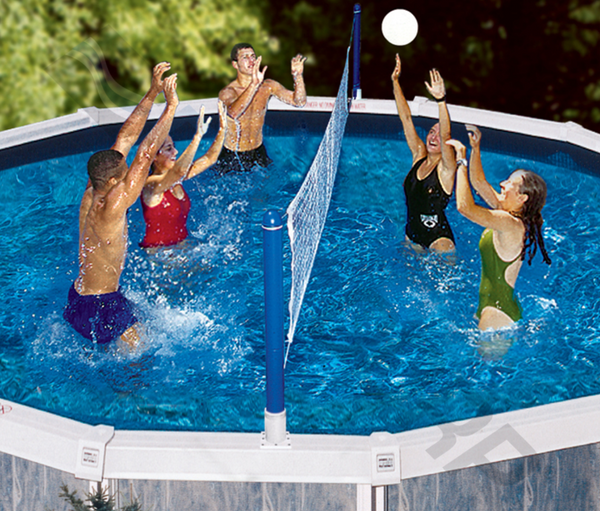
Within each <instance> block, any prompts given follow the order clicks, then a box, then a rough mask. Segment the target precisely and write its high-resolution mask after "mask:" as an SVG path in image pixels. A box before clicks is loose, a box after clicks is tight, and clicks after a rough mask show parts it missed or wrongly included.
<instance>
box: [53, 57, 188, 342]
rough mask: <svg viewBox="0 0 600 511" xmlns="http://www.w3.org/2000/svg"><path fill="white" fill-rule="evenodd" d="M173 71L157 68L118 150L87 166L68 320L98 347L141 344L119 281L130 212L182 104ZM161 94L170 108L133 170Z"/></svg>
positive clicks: (97, 155)
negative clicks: (132, 154) (133, 150)
mask: <svg viewBox="0 0 600 511" xmlns="http://www.w3.org/2000/svg"><path fill="white" fill-rule="evenodd" d="M169 68H170V65H169V64H168V63H166V62H162V63H160V64H158V65H157V66H155V68H154V70H153V76H152V85H151V86H150V90H149V91H148V93H147V94H146V95H145V96H144V97H143V98H142V101H141V102H140V103H139V105H138V106H137V107H136V108H135V110H134V111H133V112H132V113H131V115H130V116H129V118H128V119H127V120H126V121H125V123H124V124H123V127H122V128H121V130H120V131H119V134H118V135H117V140H116V142H115V143H114V145H113V146H112V147H111V149H109V150H107V151H100V152H97V153H95V154H93V155H92V156H91V157H90V159H89V161H88V174H89V176H90V180H89V181H88V185H87V188H86V190H85V192H84V194H83V198H82V199H81V206H80V209H79V275H78V277H77V279H76V280H75V282H74V284H73V286H72V287H71V289H69V296H68V303H67V307H66V309H65V311H64V313H63V316H64V318H65V319H66V320H67V321H68V322H69V323H70V324H71V325H72V326H73V328H74V329H75V330H76V331H77V332H79V333H80V334H81V335H83V336H84V337H86V338H88V339H90V340H92V341H95V342H97V343H99V344H106V343H108V342H110V341H112V340H113V339H116V338H118V337H121V339H122V340H123V341H125V342H126V343H128V344H129V345H131V346H132V347H134V346H135V345H136V343H137V341H138V340H139V333H140V332H139V329H138V328H136V326H137V325H138V320H137V319H136V317H135V316H134V314H133V310H132V307H131V304H130V303H129V302H128V301H127V299H126V298H125V297H124V296H123V295H122V294H121V292H120V291H119V279H120V277H121V272H122V271H123V267H124V266H125V254H126V252H127V209H128V208H129V207H130V206H132V205H133V203H134V202H135V201H136V200H137V198H138V197H139V195H140V192H141V191H142V188H143V186H144V183H145V182H146V178H147V177H148V171H149V169H150V164H151V163H152V160H154V157H155V156H156V153H157V151H158V149H159V147H160V146H161V145H162V143H163V142H164V140H165V138H166V137H167V135H168V134H169V130H170V128H171V124H172V122H173V116H174V115H175V111H176V109H177V105H178V103H179V100H178V98H177V93H176V89H177V75H172V76H170V77H168V78H166V79H165V80H164V81H163V79H162V75H163V73H164V72H166V71H167V70H168V69H169ZM161 92H164V95H165V98H166V100H167V104H166V106H165V109H164V111H163V113H162V115H161V116H160V119H159V120H158V122H157V123H156V125H155V126H154V128H152V131H150V133H149V134H148V135H147V136H146V138H145V139H144V141H143V142H142V143H141V144H140V147H139V149H138V151H137V153H136V155H135V158H134V160H133V163H132V164H131V167H129V168H128V167H127V162H126V158H127V154H128V153H129V151H130V149H131V147H132V146H133V145H134V144H135V143H136V142H137V139H138V137H139V136H140V133H141V132H142V129H143V128H144V125H145V124H146V119H147V118H148V114H149V113H150V110H151V109H152V104H153V103H154V100H155V99H156V97H157V96H158V95H159V94H160V93H161Z"/></svg>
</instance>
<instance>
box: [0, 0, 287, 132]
mask: <svg viewBox="0 0 600 511" xmlns="http://www.w3.org/2000/svg"><path fill="white" fill-rule="evenodd" d="M261 2H262V0H258V1H256V0H177V1H175V0H89V1H85V2H81V1H77V0H0V61H1V62H2V66H1V69H0V87H1V90H2V91H3V95H4V98H5V100H4V101H3V103H2V109H1V110H0V129H7V128H10V127H14V126H20V125H23V124H27V123H30V122H35V121H40V120H43V119H48V118H52V117H56V116H59V115H64V114H67V113H72V112H75V111H76V110H77V109H78V108H83V107H87V106H91V105H95V106H98V107H111V106H115V105H116V106H122V105H131V104H135V103H137V102H138V101H139V99H140V98H141V96H142V95H143V94H144V93H145V92H146V90H147V89H148V87H149V85H150V79H151V69H152V67H153V66H154V64H156V63H158V62H160V61H169V62H171V64H172V71H173V72H176V73H177V74H178V92H179V95H180V97H181V98H182V99H186V98H192V97H194V98H197V97H207V96H213V97H214V96H215V95H216V94H217V93H218V91H219V90H220V89H221V88H222V87H223V86H224V85H225V84H226V83H228V82H229V81H230V80H231V79H232V78H233V77H234V76H235V73H234V71H233V69H232V68H231V64H230V62H229V58H228V55H229V51H230V48H231V46H233V44H235V43H236V42H239V41H240V40H250V41H252V42H255V43H256V44H257V45H259V46H261V47H262V48H264V49H265V50H266V51H269V52H270V51H271V50H273V49H275V50H276V48H274V47H273V44H272V41H269V38H268V34H267V32H266V31H265V29H264V28H263V23H262V18H261V13H262V12H263V10H264V5H262V3H261Z"/></svg>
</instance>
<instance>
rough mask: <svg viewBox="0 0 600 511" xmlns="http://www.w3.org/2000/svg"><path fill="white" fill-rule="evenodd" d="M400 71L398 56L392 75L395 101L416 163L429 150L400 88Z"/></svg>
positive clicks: (397, 56)
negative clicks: (418, 133)
mask: <svg viewBox="0 0 600 511" xmlns="http://www.w3.org/2000/svg"><path fill="white" fill-rule="evenodd" d="M400 71H401V63H400V56H399V55H398V54H396V67H395V68H394V71H393V73H392V83H393V86H394V99H395V100H396V108H397V110H398V116H399V117H400V122H402V128H403V129H404V136H405V137H406V142H407V143H408V147H409V149H410V152H411V153H412V156H413V163H414V162H415V161H417V160H420V159H421V158H424V157H425V156H426V155H427V148H426V147H425V144H424V142H423V141H422V140H421V139H420V138H419V135H417V130H416V129H415V125H414V124H413V120H412V114H411V113H410V108H409V106H408V102H407V101H406V98H405V97H404V93H403V92H402V88H401V87H400V82H399V81H398V79H399V78H400Z"/></svg>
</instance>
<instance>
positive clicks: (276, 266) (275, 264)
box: [262, 210, 285, 414]
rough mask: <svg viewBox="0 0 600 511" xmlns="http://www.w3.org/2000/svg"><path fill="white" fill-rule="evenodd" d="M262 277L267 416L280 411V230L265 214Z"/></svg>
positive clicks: (274, 217) (271, 214)
mask: <svg viewBox="0 0 600 511" xmlns="http://www.w3.org/2000/svg"><path fill="white" fill-rule="evenodd" d="M262 228H263V251H264V273H265V340H266V358H267V412H269V413H272V414H278V413H281V412H283V411H284V409H285V406H284V399H283V394H284V380H283V235H282V233H283V229H282V222H281V216H280V215H279V213H278V212H277V211H275V210H269V211H267V212H266V213H265V215H264V217H263V223H262Z"/></svg>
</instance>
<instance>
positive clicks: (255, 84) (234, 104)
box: [219, 57, 267, 119]
mask: <svg viewBox="0 0 600 511" xmlns="http://www.w3.org/2000/svg"><path fill="white" fill-rule="evenodd" d="M261 61H262V57H257V59H256V60H255V61H254V67H253V68H252V79H251V80H250V83H249V85H248V86H247V87H246V89H245V90H244V92H242V93H241V94H240V95H239V96H238V95H237V93H236V91H235V90H234V89H233V88H232V87H225V88H224V89H223V90H222V91H221V92H220V93H219V99H220V100H221V101H222V102H223V103H225V106H226V107H227V115H228V116H229V117H231V118H232V119H237V118H238V117H240V116H241V115H242V114H243V113H244V112H245V111H246V109H247V108H248V107H249V106H250V103H252V100H253V99H254V96H255V95H256V92H257V91H258V89H259V87H260V86H261V84H262V82H263V80H264V79H265V72H266V71H267V66H265V67H264V68H263V70H262V71H261V70H260V63H261Z"/></svg>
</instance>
